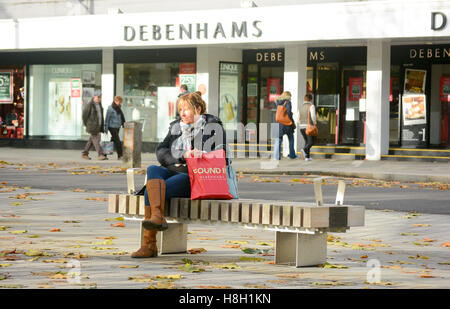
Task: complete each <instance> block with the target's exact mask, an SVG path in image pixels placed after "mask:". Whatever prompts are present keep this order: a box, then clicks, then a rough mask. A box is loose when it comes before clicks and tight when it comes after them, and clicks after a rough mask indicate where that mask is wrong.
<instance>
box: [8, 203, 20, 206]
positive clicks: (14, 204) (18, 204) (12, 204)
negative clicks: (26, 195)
mask: <svg viewBox="0 0 450 309" xmlns="http://www.w3.org/2000/svg"><path fill="white" fill-rule="evenodd" d="M9 205H11V206H20V205H23V203H9Z"/></svg>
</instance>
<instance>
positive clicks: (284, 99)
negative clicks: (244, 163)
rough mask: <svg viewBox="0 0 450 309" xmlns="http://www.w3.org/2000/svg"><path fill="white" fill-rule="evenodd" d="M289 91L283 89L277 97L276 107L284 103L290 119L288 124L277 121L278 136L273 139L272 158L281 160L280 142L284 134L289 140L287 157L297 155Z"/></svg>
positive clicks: (294, 157) (293, 157)
mask: <svg viewBox="0 0 450 309" xmlns="http://www.w3.org/2000/svg"><path fill="white" fill-rule="evenodd" d="M291 97H292V95H291V93H290V92H289V91H284V92H283V93H282V94H281V95H280V96H279V97H278V99H277V107H278V106H280V105H284V106H285V108H286V114H287V116H288V117H289V118H290V120H291V124H290V125H284V124H281V123H278V138H277V139H276V140H275V146H274V151H273V158H274V159H275V160H281V143H282V141H283V136H284V135H285V134H286V135H287V137H288V140H289V158H290V159H297V158H298V156H297V155H296V154H295V148H294V132H295V129H296V126H295V122H294V120H293V119H292V103H291Z"/></svg>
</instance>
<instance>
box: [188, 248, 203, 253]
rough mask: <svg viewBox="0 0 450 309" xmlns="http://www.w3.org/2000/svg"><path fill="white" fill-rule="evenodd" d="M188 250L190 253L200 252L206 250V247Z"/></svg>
mask: <svg viewBox="0 0 450 309" xmlns="http://www.w3.org/2000/svg"><path fill="white" fill-rule="evenodd" d="M188 252H189V253H190V254H198V253H203V252H206V249H205V248H192V249H189V250H188Z"/></svg>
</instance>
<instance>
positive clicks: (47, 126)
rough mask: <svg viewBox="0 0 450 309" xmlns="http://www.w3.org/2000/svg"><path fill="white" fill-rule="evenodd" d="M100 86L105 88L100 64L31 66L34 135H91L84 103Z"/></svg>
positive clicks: (31, 112)
mask: <svg viewBox="0 0 450 309" xmlns="http://www.w3.org/2000/svg"><path fill="white" fill-rule="evenodd" d="M97 88H98V89H100V88H101V65H100V64H75V65H72V64H71V65H32V66H30V101H29V104H30V107H29V115H30V116H29V123H30V127H29V134H30V136H45V137H47V138H49V139H66V140H67V139H69V140H70V139H71V140H77V139H87V138H88V136H89V135H88V134H87V133H86V128H85V127H84V125H83V123H82V106H83V104H86V103H87V102H89V100H91V99H92V97H93V95H94V90H95V89H97ZM103 107H104V108H105V107H106V103H105V102H103Z"/></svg>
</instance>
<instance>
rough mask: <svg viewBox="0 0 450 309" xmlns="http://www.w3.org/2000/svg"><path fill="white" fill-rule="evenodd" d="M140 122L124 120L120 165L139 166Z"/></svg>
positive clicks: (126, 166) (140, 145)
mask: <svg viewBox="0 0 450 309" xmlns="http://www.w3.org/2000/svg"><path fill="white" fill-rule="evenodd" d="M141 149H142V123H140V122H137V121H130V122H125V124H124V132H123V159H122V167H124V168H135V167H141Z"/></svg>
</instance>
